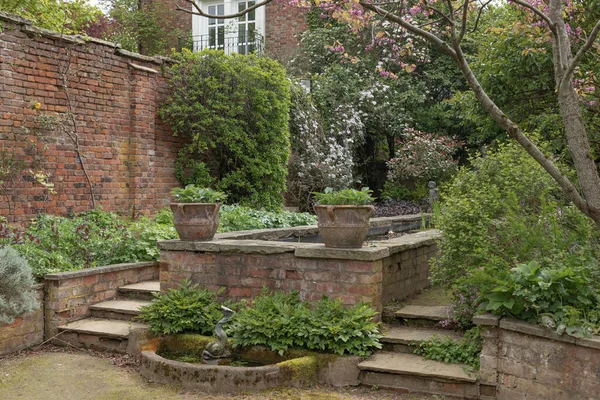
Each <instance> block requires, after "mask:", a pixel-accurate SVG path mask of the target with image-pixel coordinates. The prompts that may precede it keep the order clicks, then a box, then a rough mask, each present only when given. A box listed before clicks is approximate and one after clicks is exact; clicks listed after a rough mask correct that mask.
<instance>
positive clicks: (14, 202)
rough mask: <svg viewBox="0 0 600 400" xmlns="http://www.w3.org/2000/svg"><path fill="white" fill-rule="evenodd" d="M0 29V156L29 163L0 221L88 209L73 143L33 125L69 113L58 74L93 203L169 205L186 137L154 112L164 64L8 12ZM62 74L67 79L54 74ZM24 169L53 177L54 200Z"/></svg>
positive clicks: (2, 201)
mask: <svg viewBox="0 0 600 400" xmlns="http://www.w3.org/2000/svg"><path fill="white" fill-rule="evenodd" d="M0 24H1V26H2V29H1V30H0V109H1V110H2V113H0V151H1V150H6V151H8V152H9V154H11V153H14V155H15V156H16V158H17V159H19V160H21V161H24V162H25V164H26V165H25V168H24V169H23V170H22V171H20V173H19V174H18V176H16V179H15V182H13V183H12V184H11V185H10V186H9V187H8V195H7V196H4V195H3V196H2V197H1V198H0V216H5V217H7V218H8V221H9V222H26V221H28V220H29V219H31V218H32V217H34V216H35V215H37V214H39V213H51V214H57V215H66V214H70V213H76V212H80V211H85V210H89V209H90V208H91V198H90V194H89V186H88V182H87V180H86V178H85V176H84V172H83V170H82V164H81V162H80V161H79V159H78V157H77V154H76V152H75V147H74V144H73V143H72V141H71V140H70V139H69V138H68V137H67V135H66V134H65V133H62V134H61V133H60V132H58V131H57V130H48V129H46V130H44V129H42V127H41V126H40V123H39V121H38V122H36V119H37V118H38V117H37V116H38V114H40V115H44V116H48V115H56V114H57V113H61V114H62V115H65V113H66V112H67V111H69V107H68V105H69V103H68V102H67V97H66V95H65V92H64V91H63V88H62V85H63V79H62V77H63V75H64V76H67V77H68V85H67V86H68V87H69V91H70V97H71V105H72V106H73V108H72V111H73V112H74V114H75V118H76V121H77V127H78V133H79V143H80V150H81V153H82V158H83V163H84V164H85V167H86V169H87V172H88V174H89V176H90V180H91V182H92V185H93V188H94V191H95V198H96V202H97V204H99V205H102V207H103V208H104V209H105V210H109V211H127V210H130V211H132V212H134V213H149V212H152V211H153V210H156V209H158V208H162V207H164V206H166V205H167V204H168V201H169V191H170V189H171V188H172V187H175V186H179V182H178V181H177V179H176V177H175V160H176V157H177V152H178V151H179V149H180V148H181V147H182V139H181V138H174V137H173V135H172V134H171V131H170V130H169V129H168V127H167V126H166V125H165V124H164V123H162V122H161V121H160V119H159V118H158V116H157V109H158V107H159V106H160V104H161V103H162V101H164V100H165V99H166V97H167V95H168V86H167V81H166V79H165V77H164V76H163V74H162V72H161V71H162V68H163V67H164V63H165V62H167V61H165V59H163V58H158V57H146V56H142V55H139V54H135V53H131V52H127V51H124V50H122V49H120V48H119V47H118V45H116V44H114V43H108V42H104V41H101V40H98V39H91V38H85V39H83V38H81V37H79V36H66V35H60V34H58V33H56V32H51V31H47V30H43V29H38V28H35V27H33V26H31V24H30V22H29V21H27V20H24V19H22V18H18V17H13V16H10V15H7V14H4V13H0ZM66 68H68V70H69V72H68V73H65V74H61V73H60V72H59V70H65V69H66ZM38 102H39V104H40V108H39V110H36V109H35V107H34V105H35V104H36V103H38ZM36 133H37V134H38V135H36ZM0 154H1V153H0ZM29 169H32V170H34V171H38V170H42V171H44V172H46V173H47V174H49V176H50V178H49V181H50V182H51V183H53V184H54V190H55V191H56V194H51V193H49V192H48V191H47V190H46V189H45V188H44V187H43V186H42V185H40V184H39V183H38V182H36V179H35V178H34V177H33V175H32V174H31V173H30V172H29V171H28V170H29Z"/></svg>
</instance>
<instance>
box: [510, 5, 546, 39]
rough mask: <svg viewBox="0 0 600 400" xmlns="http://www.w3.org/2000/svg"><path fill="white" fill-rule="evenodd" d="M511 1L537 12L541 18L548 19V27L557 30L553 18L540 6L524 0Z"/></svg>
mask: <svg viewBox="0 0 600 400" xmlns="http://www.w3.org/2000/svg"><path fill="white" fill-rule="evenodd" d="M510 1H511V2H513V3H515V4H518V5H520V6H521V7H525V8H527V9H529V10H530V11H532V12H533V13H534V14H536V15H537V16H538V17H540V18H541V19H543V20H544V21H546V23H547V24H548V27H549V28H550V30H551V31H552V33H556V31H555V29H556V28H555V25H554V22H552V20H551V19H550V17H548V16H547V15H546V14H544V13H543V12H542V11H541V10H540V9H539V8H537V7H534V6H532V5H531V4H529V3H527V2H525V1H522V0H510Z"/></svg>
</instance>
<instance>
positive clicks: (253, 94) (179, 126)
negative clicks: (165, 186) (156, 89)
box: [161, 50, 290, 209]
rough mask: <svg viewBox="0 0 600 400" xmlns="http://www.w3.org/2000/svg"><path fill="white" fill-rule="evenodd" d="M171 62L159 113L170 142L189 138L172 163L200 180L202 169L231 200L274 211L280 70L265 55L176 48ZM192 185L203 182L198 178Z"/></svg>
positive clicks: (280, 177) (281, 142)
mask: <svg viewBox="0 0 600 400" xmlns="http://www.w3.org/2000/svg"><path fill="white" fill-rule="evenodd" d="M174 58H175V59H176V60H177V61H178V63H177V64H175V65H173V66H172V67H170V68H169V70H168V73H169V74H170V84H171V86H172V90H173V94H172V95H171V96H170V97H169V99H168V100H167V102H166V104H165V105H164V106H163V107H162V109H161V113H162V114H161V115H162V117H163V118H164V119H165V120H167V121H168V123H169V124H170V126H171V128H172V130H173V133H174V134H175V135H176V136H183V137H186V138H188V139H189V144H188V145H187V147H186V149H184V151H183V152H182V156H184V157H186V160H180V161H184V162H183V163H180V165H184V166H185V167H187V168H188V169H190V170H192V171H194V174H196V175H198V176H202V175H204V176H206V175H205V174H201V173H200V174H199V173H198V171H200V170H202V169H203V168H205V169H206V170H207V172H208V173H209V174H210V176H211V178H212V181H213V186H215V187H216V188H217V189H218V190H221V191H224V192H226V193H227V195H228V199H229V200H230V201H231V202H235V203H241V204H245V205H250V206H253V207H261V208H266V209H277V208H281V205H282V203H283V198H282V195H281V193H283V192H284V191H285V181H286V175H287V160H288V154H289V131H288V118H289V107H290V84H289V82H288V80H287V79H286V77H285V71H284V69H283V67H282V66H281V65H280V64H279V63H278V62H276V61H274V60H271V59H269V58H266V57H257V56H254V55H238V54H233V55H227V54H224V53H223V52H222V51H216V50H206V51H203V52H199V53H192V52H190V51H186V50H184V51H183V52H182V53H176V54H175V55H174ZM190 158H192V159H193V162H192V163H191V164H193V165H191V164H190V162H189V161H190V160H189V159H190ZM190 167H191V168H190ZM185 183H195V182H190V181H188V182H185ZM198 183H201V184H206V181H205V178H204V182H198Z"/></svg>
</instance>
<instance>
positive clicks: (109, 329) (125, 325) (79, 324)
mask: <svg viewBox="0 0 600 400" xmlns="http://www.w3.org/2000/svg"><path fill="white" fill-rule="evenodd" d="M137 328H149V325H146V324H141V323H139V322H130V321H121V320H114V319H101V318H86V319H81V320H79V321H74V322H70V323H68V324H66V325H61V326H59V327H58V329H59V330H61V331H75V332H79V333H87V334H90V335H97V336H102V337H115V338H122V339H126V338H127V337H128V336H129V332H130V330H131V329H137Z"/></svg>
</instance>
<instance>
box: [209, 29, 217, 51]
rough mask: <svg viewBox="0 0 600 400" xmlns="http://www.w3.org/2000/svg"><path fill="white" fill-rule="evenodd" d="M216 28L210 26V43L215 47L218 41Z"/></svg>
mask: <svg viewBox="0 0 600 400" xmlns="http://www.w3.org/2000/svg"><path fill="white" fill-rule="evenodd" d="M215 34H216V30H215V28H208V45H209V46H210V47H215V42H216V35H215Z"/></svg>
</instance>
